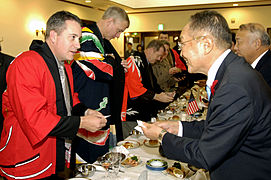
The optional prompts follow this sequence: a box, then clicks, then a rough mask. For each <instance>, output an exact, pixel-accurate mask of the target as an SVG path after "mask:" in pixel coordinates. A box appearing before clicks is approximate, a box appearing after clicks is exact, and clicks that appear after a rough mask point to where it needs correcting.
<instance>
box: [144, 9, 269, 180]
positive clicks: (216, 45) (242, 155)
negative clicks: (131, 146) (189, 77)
mask: <svg viewBox="0 0 271 180" xmlns="http://www.w3.org/2000/svg"><path fill="white" fill-rule="evenodd" d="M181 40H182V56H183V57H184V59H185V60H186V61H187V64H188V70H189V72H191V73H203V74H206V75H208V80H207V86H209V87H210V89H211V90H210V91H209V92H210V102H209V107H208V113H207V118H206V120H205V121H195V122H163V123H157V124H147V123H145V126H146V128H143V131H144V134H145V135H146V136H147V137H149V138H151V139H158V140H160V141H161V142H162V148H163V151H164V154H165V155H166V156H167V157H168V158H171V159H176V160H179V161H182V162H187V163H188V164H191V165H194V166H196V167H199V168H205V169H207V170H209V171H210V176H211V179H212V180H229V179H230V180H240V179H245V180H255V179H261V180H268V179H270V176H271V168H270V164H271V126H270V124H271V90H270V88H269V87H268V84H267V83H266V82H265V81H264V79H263V78H262V76H261V75H260V74H259V73H258V72H257V71H254V70H253V69H252V68H251V66H250V65H249V64H248V63H247V62H245V60H244V59H243V58H241V57H239V56H237V55H235V54H234V53H233V52H231V50H230V49H229V48H230V47H231V33H230V29H229V27H228V24H227V22H226V20H225V18H224V17H223V16H222V15H220V14H218V13H217V12H215V11H203V12H199V13H197V14H195V15H193V16H192V17H191V20H190V22H189V23H188V24H187V25H186V26H185V27H184V29H183V31H182V34H181ZM157 125H158V126H157ZM162 128H163V129H162Z"/></svg>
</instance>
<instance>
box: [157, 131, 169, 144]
mask: <svg viewBox="0 0 271 180" xmlns="http://www.w3.org/2000/svg"><path fill="white" fill-rule="evenodd" d="M166 133H167V131H166V130H164V129H162V130H161V132H160V133H159V135H158V141H159V142H160V143H161V144H162V140H163V136H164V134H166Z"/></svg>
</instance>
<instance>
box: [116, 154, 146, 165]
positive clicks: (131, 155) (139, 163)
mask: <svg viewBox="0 0 271 180" xmlns="http://www.w3.org/2000/svg"><path fill="white" fill-rule="evenodd" d="M133 156H136V155H133V154H129V157H127V158H126V159H125V160H124V161H122V163H121V166H123V167H125V168H130V167H137V166H139V165H141V163H142V161H141V159H140V157H139V156H136V157H137V159H138V161H137V162H138V164H137V165H130V164H124V163H125V161H126V160H127V159H128V158H131V157H133Z"/></svg>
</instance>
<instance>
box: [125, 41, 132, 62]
mask: <svg viewBox="0 0 271 180" xmlns="http://www.w3.org/2000/svg"><path fill="white" fill-rule="evenodd" d="M134 52H135V51H134V50H133V44H132V43H130V42H128V44H127V50H126V51H125V53H124V59H127V58H128V57H129V56H132V55H134Z"/></svg>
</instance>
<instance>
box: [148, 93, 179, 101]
mask: <svg viewBox="0 0 271 180" xmlns="http://www.w3.org/2000/svg"><path fill="white" fill-rule="evenodd" d="M153 99H154V100H156V101H160V102H164V103H167V102H171V101H173V100H174V96H172V95H171V94H169V95H168V94H167V93H165V92H161V93H160V94H155V95H154V97H153Z"/></svg>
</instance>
